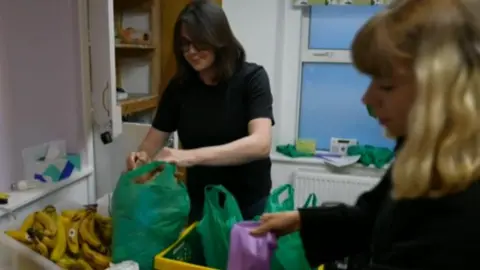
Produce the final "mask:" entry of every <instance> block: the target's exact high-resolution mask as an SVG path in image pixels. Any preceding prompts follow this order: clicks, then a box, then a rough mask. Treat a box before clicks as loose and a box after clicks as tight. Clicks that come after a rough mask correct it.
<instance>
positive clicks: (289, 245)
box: [266, 185, 317, 270]
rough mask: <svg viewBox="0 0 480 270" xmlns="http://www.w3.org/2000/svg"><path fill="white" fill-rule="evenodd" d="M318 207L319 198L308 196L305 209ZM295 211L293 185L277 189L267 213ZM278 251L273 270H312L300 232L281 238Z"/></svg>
mask: <svg viewBox="0 0 480 270" xmlns="http://www.w3.org/2000/svg"><path fill="white" fill-rule="evenodd" d="M285 191H286V192H287V194H288V195H287V198H286V199H284V200H283V201H280V196H281V195H282V193H284V192H285ZM316 205H317V196H316V195H315V194H314V193H312V194H310V195H309V196H308V198H307V200H306V202H305V204H304V207H312V206H316ZM294 209H295V203H294V189H293V187H292V186H291V185H283V186H280V187H279V188H277V189H275V190H274V191H273V192H272V193H271V195H270V197H269V199H268V201H267V206H266V212H270V213H275V212H283V211H293V210H294ZM277 246H278V247H277V249H276V250H275V253H274V256H273V258H272V261H271V268H270V269H272V270H289V269H296V270H310V269H311V267H310V266H309V264H308V261H307V259H306V258H305V252H304V250H303V244H302V240H301V238H300V234H299V233H298V232H295V233H292V234H289V235H285V236H283V237H280V238H279V239H278V241H277Z"/></svg>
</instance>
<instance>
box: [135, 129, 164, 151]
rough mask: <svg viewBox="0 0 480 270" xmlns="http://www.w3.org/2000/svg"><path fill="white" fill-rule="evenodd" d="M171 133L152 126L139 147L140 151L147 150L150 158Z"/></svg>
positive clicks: (161, 146) (162, 145)
mask: <svg viewBox="0 0 480 270" xmlns="http://www.w3.org/2000/svg"><path fill="white" fill-rule="evenodd" d="M169 136H170V133H167V132H163V131H160V130H157V129H155V128H150V130H149V131H148V133H147V135H146V136H145V138H144V139H143V141H142V143H141V144H140V146H139V147H138V151H139V152H145V153H147V155H148V156H149V157H150V158H153V157H155V155H156V154H157V153H158V151H160V150H161V149H162V148H163V147H164V146H165V143H166V142H167V140H168V137H169Z"/></svg>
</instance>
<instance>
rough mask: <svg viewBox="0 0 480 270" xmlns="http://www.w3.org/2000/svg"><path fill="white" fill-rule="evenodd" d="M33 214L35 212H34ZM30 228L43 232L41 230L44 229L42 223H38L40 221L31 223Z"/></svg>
mask: <svg viewBox="0 0 480 270" xmlns="http://www.w3.org/2000/svg"><path fill="white" fill-rule="evenodd" d="M34 214H35V213H34ZM32 228H34V229H35V230H36V231H40V232H43V230H45V228H44V227H43V225H42V224H40V222H38V221H36V220H35V222H34V223H33V226H32Z"/></svg>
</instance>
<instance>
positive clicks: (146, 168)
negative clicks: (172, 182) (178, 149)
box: [125, 160, 176, 179]
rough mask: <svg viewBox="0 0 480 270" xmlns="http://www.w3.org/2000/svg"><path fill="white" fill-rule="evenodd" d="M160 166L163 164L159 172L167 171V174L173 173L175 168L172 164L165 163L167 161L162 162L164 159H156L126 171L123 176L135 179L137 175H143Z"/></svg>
mask: <svg viewBox="0 0 480 270" xmlns="http://www.w3.org/2000/svg"><path fill="white" fill-rule="evenodd" d="M160 166H164V168H163V170H162V172H161V173H162V174H163V173H168V174H171V175H174V174H175V171H176V168H175V166H174V165H172V164H170V163H167V162H164V161H158V160H156V161H152V162H150V163H148V164H145V165H142V166H140V167H138V168H136V169H134V170H131V171H128V172H126V173H125V178H128V179H135V178H137V177H140V176H142V175H145V174H147V173H150V172H153V171H155V170H156V169H158V167H160Z"/></svg>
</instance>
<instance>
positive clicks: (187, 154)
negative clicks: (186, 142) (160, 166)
mask: <svg viewBox="0 0 480 270" xmlns="http://www.w3.org/2000/svg"><path fill="white" fill-rule="evenodd" d="M155 160H161V161H165V162H168V163H172V164H175V165H177V166H180V167H191V166H194V165H196V164H197V159H196V156H195V155H194V154H193V151H191V150H179V149H173V148H168V147H165V148H163V149H162V150H161V151H160V153H158V155H157V156H156V157H155Z"/></svg>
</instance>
